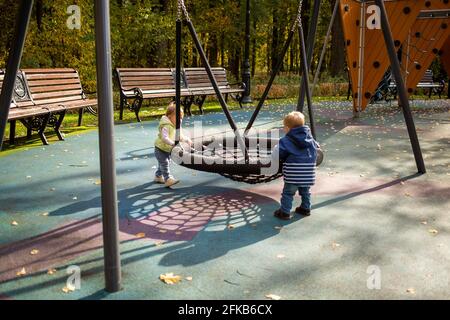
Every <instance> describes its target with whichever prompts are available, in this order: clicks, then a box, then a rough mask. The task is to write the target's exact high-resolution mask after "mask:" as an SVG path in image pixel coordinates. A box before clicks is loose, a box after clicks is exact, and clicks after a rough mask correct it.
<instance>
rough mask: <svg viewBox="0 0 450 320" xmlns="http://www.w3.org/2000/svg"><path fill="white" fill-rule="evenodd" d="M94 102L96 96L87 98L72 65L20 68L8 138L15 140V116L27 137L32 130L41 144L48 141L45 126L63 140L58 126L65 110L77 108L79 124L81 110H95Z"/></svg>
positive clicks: (81, 115)
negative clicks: (36, 132) (47, 67)
mask: <svg viewBox="0 0 450 320" xmlns="http://www.w3.org/2000/svg"><path fill="white" fill-rule="evenodd" d="M96 105H97V100H96V99H87V98H86V96H85V94H84V92H83V89H82V86H81V82H80V77H79V75H78V72H77V71H76V70H74V69H70V68H58V69H22V70H20V72H19V73H18V75H17V79H16V87H15V90H14V95H13V102H12V104H11V109H10V113H9V117H8V120H9V122H10V128H11V129H10V140H9V142H10V144H13V143H14V135H15V127H16V121H17V120H20V121H21V122H22V124H23V125H24V126H25V127H26V128H27V137H30V136H31V133H32V131H38V134H39V137H40V138H41V140H42V143H43V144H48V141H47V138H46V137H45V134H44V131H45V128H46V127H52V128H53V129H54V130H55V132H56V135H57V136H58V139H59V140H64V138H63V136H62V134H61V132H60V127H61V124H62V122H63V120H64V116H65V115H66V113H67V111H71V110H76V111H78V114H79V116H78V125H81V122H82V117H83V111H84V110H85V109H87V110H89V111H90V112H92V113H95V112H94V111H93V109H92V107H94V106H96Z"/></svg>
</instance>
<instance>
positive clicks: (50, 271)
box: [47, 269, 56, 275]
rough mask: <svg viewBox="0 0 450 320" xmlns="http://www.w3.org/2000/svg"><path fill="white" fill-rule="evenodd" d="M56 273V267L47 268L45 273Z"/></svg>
mask: <svg viewBox="0 0 450 320" xmlns="http://www.w3.org/2000/svg"><path fill="white" fill-rule="evenodd" d="M55 273H56V269H48V270H47V274H49V275H52V274H55Z"/></svg>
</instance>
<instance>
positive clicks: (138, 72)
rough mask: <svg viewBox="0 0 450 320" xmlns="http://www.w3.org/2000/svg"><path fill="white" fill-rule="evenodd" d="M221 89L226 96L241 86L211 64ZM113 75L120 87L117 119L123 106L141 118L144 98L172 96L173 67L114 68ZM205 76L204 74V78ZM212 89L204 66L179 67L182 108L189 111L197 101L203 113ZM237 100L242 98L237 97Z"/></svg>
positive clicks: (239, 89) (121, 117) (212, 92)
mask: <svg viewBox="0 0 450 320" xmlns="http://www.w3.org/2000/svg"><path fill="white" fill-rule="evenodd" d="M213 70H214V71H213V72H214V75H215V77H216V80H217V81H218V84H219V86H220V89H221V90H223V94H224V95H225V97H226V98H227V97H228V95H229V94H239V93H242V92H244V91H245V89H242V88H236V89H233V88H231V85H230V84H229V83H228V80H227V79H226V71H225V69H223V68H213ZM115 74H116V77H117V79H118V83H119V89H120V106H119V108H120V119H121V120H122V119H123V112H124V109H125V108H128V109H130V110H131V111H133V112H134V113H135V115H136V119H137V121H139V122H140V121H141V120H140V117H139V112H140V110H141V107H142V103H143V101H144V100H146V99H157V98H172V99H174V98H175V69H171V68H116V70H115ZM205 77H206V78H205ZM214 94H215V92H214V90H213V87H212V85H211V82H210V81H209V79H208V76H207V74H206V71H205V69H204V68H186V69H184V70H182V77H181V97H182V101H181V103H182V105H183V107H184V111H185V113H186V114H187V115H190V114H191V106H192V104H195V105H198V107H199V109H200V113H203V108H202V106H203V103H204V101H205V99H206V96H208V95H214ZM236 98H237V100H238V101H239V103H240V102H241V100H242V99H239V97H236Z"/></svg>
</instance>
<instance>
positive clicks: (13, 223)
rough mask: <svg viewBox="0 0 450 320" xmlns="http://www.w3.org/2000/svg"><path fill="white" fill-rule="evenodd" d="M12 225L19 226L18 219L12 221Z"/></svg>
mask: <svg viewBox="0 0 450 320" xmlns="http://www.w3.org/2000/svg"><path fill="white" fill-rule="evenodd" d="M11 225H12V226H18V225H19V224H18V223H17V221H13V222H11Z"/></svg>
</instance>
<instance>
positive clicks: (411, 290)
mask: <svg viewBox="0 0 450 320" xmlns="http://www.w3.org/2000/svg"><path fill="white" fill-rule="evenodd" d="M406 292H407V293H411V294H416V290H415V289H414V288H409V289H406Z"/></svg>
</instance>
